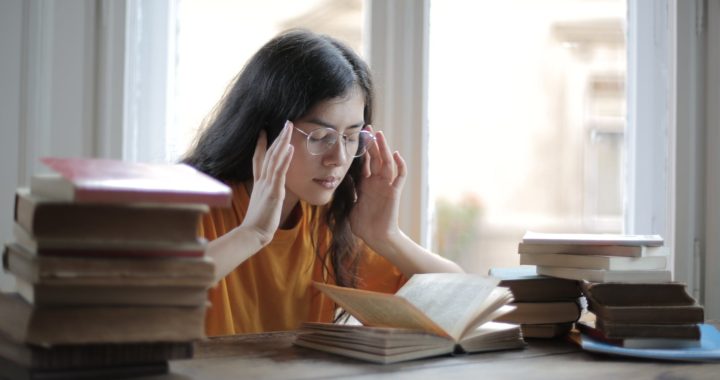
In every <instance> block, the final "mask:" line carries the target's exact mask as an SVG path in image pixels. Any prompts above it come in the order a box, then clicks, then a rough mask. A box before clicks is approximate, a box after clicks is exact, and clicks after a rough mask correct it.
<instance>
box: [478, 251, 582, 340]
mask: <svg viewBox="0 0 720 380" xmlns="http://www.w3.org/2000/svg"><path fill="white" fill-rule="evenodd" d="M489 274H490V275H491V276H493V277H495V278H498V279H500V285H499V286H504V287H507V288H509V289H510V291H512V294H513V302H512V303H511V304H510V305H512V306H514V307H515V310H513V311H511V312H510V313H508V314H505V315H503V316H501V317H499V318H496V319H495V321H497V322H506V323H515V324H519V325H520V327H521V329H522V334H523V337H524V338H554V337H559V336H564V335H565V334H567V333H568V332H569V331H570V329H572V326H573V322H575V321H577V320H578V318H579V317H580V314H581V311H582V308H581V302H580V297H581V293H580V286H579V282H578V281H575V280H567V279H563V278H554V277H548V276H543V275H538V274H537V273H536V271H535V267H534V266H530V265H521V266H518V267H512V268H491V269H490V273H489Z"/></svg>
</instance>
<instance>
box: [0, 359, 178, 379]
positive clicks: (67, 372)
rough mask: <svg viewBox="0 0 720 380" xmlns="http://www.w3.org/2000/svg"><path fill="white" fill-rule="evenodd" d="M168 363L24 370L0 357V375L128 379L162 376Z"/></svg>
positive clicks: (35, 377)
mask: <svg viewBox="0 0 720 380" xmlns="http://www.w3.org/2000/svg"><path fill="white" fill-rule="evenodd" d="M167 372H168V363H167V362H166V361H165V362H156V363H140V364H126V365H120V366H112V367H83V368H67V369H37V368H26V367H23V366H20V365H17V364H16V363H13V362H12V361H9V360H7V359H5V358H3V357H1V356H0V374H2V379H3V380H48V379H53V380H81V379H128V378H134V377H140V376H155V375H163V374H166V373H167Z"/></svg>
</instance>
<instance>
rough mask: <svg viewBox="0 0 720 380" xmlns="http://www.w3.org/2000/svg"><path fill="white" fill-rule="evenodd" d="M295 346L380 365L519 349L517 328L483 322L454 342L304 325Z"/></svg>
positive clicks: (415, 333) (406, 332) (386, 330)
mask: <svg viewBox="0 0 720 380" xmlns="http://www.w3.org/2000/svg"><path fill="white" fill-rule="evenodd" d="M301 331H302V333H301V334H300V335H299V336H298V338H297V340H296V341H295V342H294V343H295V344H296V345H298V346H302V347H307V348H312V349H316V350H320V351H325V352H329V353H333V354H339V355H344V356H348V357H352V358H356V359H361V360H366V361H370V362H375V363H381V364H390V363H397V362H401V361H407V360H412V359H419V358H426V357H432V356H439V355H446V354H452V353H473V352H486V351H497V350H507V349H516V348H522V347H523V346H524V345H525V344H524V342H523V340H522V338H521V337H520V328H519V327H518V326H516V325H510V324H505V323H496V322H487V323H485V324H483V325H482V326H480V327H478V328H477V329H475V330H474V331H473V332H471V333H470V334H467V335H466V336H464V337H463V339H462V340H460V341H459V342H456V341H454V340H452V339H450V338H448V337H442V336H438V335H434V334H429V333H427V332H423V331H422V330H411V329H401V328H392V327H366V326H353V325H338V324H331V323H304V324H303V325H302V327H301Z"/></svg>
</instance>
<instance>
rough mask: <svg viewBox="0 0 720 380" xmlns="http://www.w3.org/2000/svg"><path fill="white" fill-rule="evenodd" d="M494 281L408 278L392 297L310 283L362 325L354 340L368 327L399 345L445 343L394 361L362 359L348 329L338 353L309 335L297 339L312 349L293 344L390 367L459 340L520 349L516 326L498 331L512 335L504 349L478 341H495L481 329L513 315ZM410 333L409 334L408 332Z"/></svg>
mask: <svg viewBox="0 0 720 380" xmlns="http://www.w3.org/2000/svg"><path fill="white" fill-rule="evenodd" d="M498 282H499V281H498V280H497V279H495V278H491V277H485V276H481V275H472V274H458V273H432V274H418V275H414V276H413V277H412V278H410V280H409V281H408V282H407V283H406V284H405V285H403V286H402V287H401V288H400V289H399V290H398V291H397V293H395V294H386V293H379V292H371V291H365V290H359V289H352V288H343V287H338V286H333V285H328V284H321V283H315V286H316V287H317V288H318V289H320V291H322V292H323V293H324V294H325V295H327V296H328V297H330V298H331V299H332V300H333V301H335V302H336V303H337V304H338V305H339V306H340V307H342V308H343V309H344V310H346V311H347V312H348V313H350V314H351V315H352V316H353V317H355V318H356V319H357V320H358V321H360V323H362V324H363V325H364V326H362V327H359V328H356V329H358V330H359V331H360V332H358V333H357V335H359V336H362V335H363V334H366V332H367V333H369V331H370V330H369V329H371V328H372V329H374V330H376V331H377V333H378V334H395V333H397V332H398V331H394V330H393V329H395V330H397V329H401V330H402V333H401V334H399V336H402V338H399V339H402V340H408V338H407V336H408V334H410V335H413V334H419V335H420V336H425V335H433V336H435V337H436V338H441V339H443V340H445V343H444V344H443V347H442V348H439V347H436V350H433V351H432V352H428V351H427V350H425V349H424V348H423V346H422V345H419V346H418V347H416V349H415V350H412V349H410V348H408V349H407V350H406V351H407V352H404V353H403V356H401V357H399V358H398V357H396V358H393V355H392V354H391V353H387V357H385V356H386V355H385V354H384V353H382V352H376V355H378V356H376V357H373V358H368V357H366V355H365V354H367V352H366V351H367V348H366V347H365V345H363V344H358V345H354V344H351V343H350V342H351V341H352V339H351V337H352V336H353V335H354V334H353V332H352V330H353V329H348V331H346V332H345V333H344V334H345V335H344V337H345V339H346V340H347V342H346V343H345V344H343V346H342V347H341V348H342V349H338V347H337V345H334V344H321V343H319V342H318V339H319V337H318V336H317V335H311V334H303V335H301V336H302V337H308V336H309V337H311V338H312V337H315V340H313V343H312V345H310V344H305V343H307V338H302V339H298V340H297V341H296V344H298V345H305V346H308V347H311V348H315V349H319V350H323V351H327V352H331V353H337V354H340V355H346V356H352V357H357V358H361V359H366V360H371V361H376V362H395V361H400V360H410V359H417V358H422V357H427V356H434V355H441V354H444V353H445V354H447V353H451V352H453V351H454V350H455V349H456V348H459V347H462V342H463V341H464V340H468V341H470V340H472V341H473V342H475V343H477V345H478V347H482V348H481V349H479V350H480V351H487V350H493V349H506V348H511V347H512V348H519V347H522V346H523V345H524V342H523V340H522V338H521V335H520V334H521V333H520V328H519V326H513V327H503V328H501V329H500V330H504V329H507V330H508V331H504V332H502V334H501V335H502V336H505V334H508V335H511V336H512V337H513V338H508V339H509V340H511V341H512V344H507V343H506V342H504V339H503V343H502V344H498V346H497V347H492V345H489V346H488V345H483V344H480V342H479V341H482V340H483V339H482V338H481V337H480V336H482V335H485V334H488V336H487V339H489V340H493V339H494V338H492V337H493V336H494V335H493V334H492V333H490V331H495V330H496V329H495V328H490V327H489V326H488V328H487V329H483V328H481V327H482V326H483V324H485V323H486V322H489V321H492V320H493V319H495V318H497V317H499V316H501V315H503V314H505V313H507V312H509V311H510V310H512V307H511V306H507V303H509V302H511V301H512V294H511V293H510V291H509V290H508V289H507V288H504V287H498V286H497V284H498ZM340 329H342V327H341V328H340ZM410 330H412V331H413V332H409V331H410ZM343 331H344V330H343ZM485 331H488V332H487V333H485ZM396 335H398V334H396ZM358 339H360V338H358ZM433 339H435V338H433ZM458 345H459V346H458ZM469 347H472V345H470V343H468V349H469V350H470V351H473V350H472V349H470V348H469ZM351 352H356V353H357V355H355V356H353V354H352V353H351ZM361 353H364V354H361Z"/></svg>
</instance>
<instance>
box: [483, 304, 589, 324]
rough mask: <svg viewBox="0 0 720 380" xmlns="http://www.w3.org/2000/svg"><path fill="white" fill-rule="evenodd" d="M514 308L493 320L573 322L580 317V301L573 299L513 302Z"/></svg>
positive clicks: (507, 321)
mask: <svg viewBox="0 0 720 380" xmlns="http://www.w3.org/2000/svg"><path fill="white" fill-rule="evenodd" d="M510 305H512V306H515V310H513V311H511V312H509V313H507V314H505V315H502V316H500V317H498V318H496V319H495V320H496V321H498V322H505V323H516V324H543V323H563V322H575V321H577V320H578V318H580V312H581V307H580V303H579V302H578V301H577V300H575V301H559V302H558V301H555V302H513V303H511V304H510Z"/></svg>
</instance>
